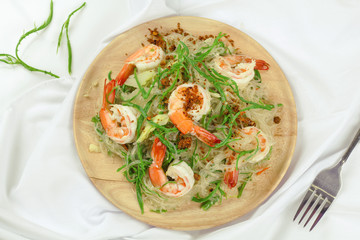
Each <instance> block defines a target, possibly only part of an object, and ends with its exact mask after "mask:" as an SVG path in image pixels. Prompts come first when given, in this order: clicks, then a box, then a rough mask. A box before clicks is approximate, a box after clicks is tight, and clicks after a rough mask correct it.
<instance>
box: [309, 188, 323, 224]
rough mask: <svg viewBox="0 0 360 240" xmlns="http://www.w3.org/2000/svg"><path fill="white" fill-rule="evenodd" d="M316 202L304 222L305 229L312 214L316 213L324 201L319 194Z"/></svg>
mask: <svg viewBox="0 0 360 240" xmlns="http://www.w3.org/2000/svg"><path fill="white" fill-rule="evenodd" d="M317 199H318V202H317V204H316V206H315V207H314V209H313V211H312V212H311V214H310V216H309V218H308V220H307V221H306V223H305V224H304V227H306V225H307V224H308V222H309V221H310V220H311V218H312V217H313V216H314V214H315V213H316V211H317V210H318V209H319V207H320V206H321V204H322V203H323V201H324V199H323V198H322V197H321V194H320V195H319V197H317Z"/></svg>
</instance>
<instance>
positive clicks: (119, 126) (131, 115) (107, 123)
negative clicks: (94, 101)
mask: <svg viewBox="0 0 360 240" xmlns="http://www.w3.org/2000/svg"><path fill="white" fill-rule="evenodd" d="M115 84H116V83H115V80H112V81H110V82H109V83H107V84H106V80H105V84H104V96H103V105H102V108H101V110H100V113H99V116H100V121H101V125H102V126H103V127H104V129H105V132H106V134H107V136H108V137H109V138H110V139H112V140H113V141H114V142H117V143H120V144H125V143H129V142H132V141H133V140H134V137H135V132H136V125H137V117H136V110H135V109H134V108H131V107H127V106H122V105H120V104H111V103H113V102H114V100H115V90H114V87H115ZM110 104H111V105H110Z"/></svg>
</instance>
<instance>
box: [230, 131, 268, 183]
mask: <svg viewBox="0 0 360 240" xmlns="http://www.w3.org/2000/svg"><path fill="white" fill-rule="evenodd" d="M240 132H241V133H240V135H242V136H244V137H251V138H253V139H251V144H252V145H253V146H254V147H256V149H255V152H254V153H253V155H250V156H251V158H249V159H248V160H247V161H248V162H250V163H257V162H259V161H261V160H263V159H264V158H265V157H266V155H267V154H268V153H269V151H270V145H269V144H268V140H267V136H266V135H265V134H264V133H263V132H262V131H261V130H260V129H258V128H257V127H246V128H243V129H241V131H240ZM251 154H252V153H251ZM234 160H235V158H234V156H233V155H232V156H231V157H230V159H228V161H229V163H230V164H232V162H233V161H234ZM238 177H239V171H238V170H236V169H234V168H232V169H228V170H227V171H226V172H225V176H224V182H225V183H226V184H227V185H228V187H229V188H233V187H235V186H236V184H237V182H238Z"/></svg>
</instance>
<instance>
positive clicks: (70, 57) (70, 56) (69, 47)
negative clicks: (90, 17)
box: [56, 2, 86, 74]
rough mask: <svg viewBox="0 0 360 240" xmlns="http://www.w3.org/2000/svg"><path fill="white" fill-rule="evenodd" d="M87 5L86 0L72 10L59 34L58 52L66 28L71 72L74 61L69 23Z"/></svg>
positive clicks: (69, 69)
mask: <svg viewBox="0 0 360 240" xmlns="http://www.w3.org/2000/svg"><path fill="white" fill-rule="evenodd" d="M85 5H86V2H84V3H83V4H82V5H81V6H80V7H78V8H77V9H75V10H74V11H73V12H71V13H70V14H69V16H68V18H67V19H66V21H65V22H64V24H63V25H62V27H61V31H60V34H59V39H58V45H57V49H56V52H58V50H59V47H60V44H61V39H62V34H63V30H64V29H65V34H66V40H67V48H68V71H69V73H70V74H71V63H72V50H71V43H70V39H69V24H70V18H71V16H72V15H74V14H75V13H76V12H77V11H79V10H80V9H81V8H83V7H84V6H85Z"/></svg>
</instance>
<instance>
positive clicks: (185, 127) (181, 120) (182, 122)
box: [170, 110, 221, 147]
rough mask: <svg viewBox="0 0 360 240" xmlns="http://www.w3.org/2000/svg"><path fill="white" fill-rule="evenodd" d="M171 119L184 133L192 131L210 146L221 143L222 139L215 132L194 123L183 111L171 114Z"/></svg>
mask: <svg viewBox="0 0 360 240" xmlns="http://www.w3.org/2000/svg"><path fill="white" fill-rule="evenodd" d="M170 120H171V121H172V122H173V123H174V125H175V126H176V128H177V129H179V131H180V132H181V133H182V134H188V133H191V134H193V135H195V137H197V138H198V139H199V140H200V141H202V142H203V143H206V144H207V145H209V146H210V147H214V146H215V144H217V143H220V142H221V140H220V139H218V138H217V137H216V136H215V135H214V134H212V133H210V132H208V131H207V130H205V129H204V128H202V127H199V126H197V125H195V124H194V123H193V121H191V120H190V119H189V118H187V117H186V116H185V114H184V112H183V111H181V110H178V111H174V112H173V113H171V114H170Z"/></svg>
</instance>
